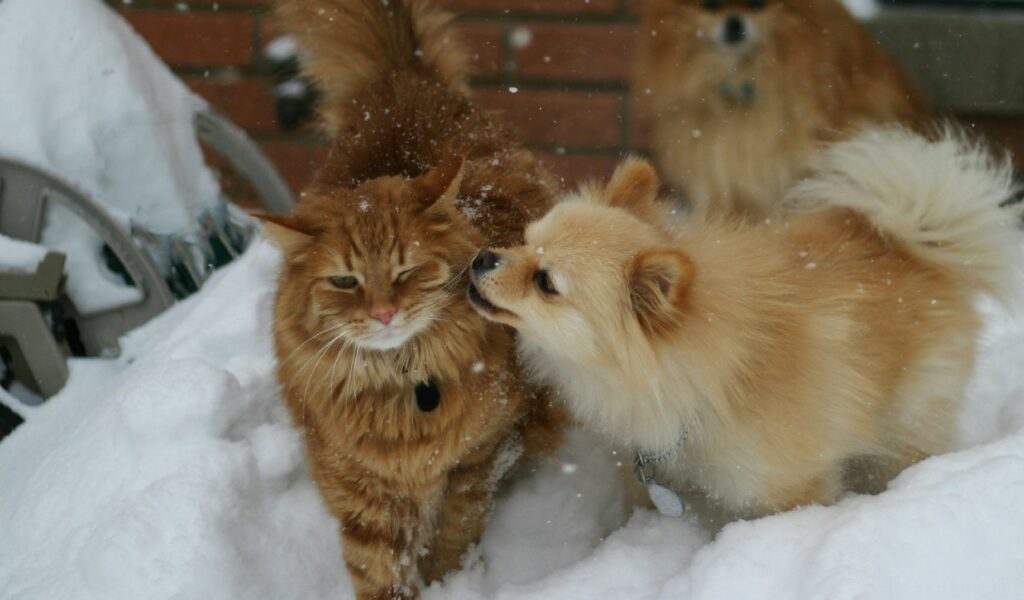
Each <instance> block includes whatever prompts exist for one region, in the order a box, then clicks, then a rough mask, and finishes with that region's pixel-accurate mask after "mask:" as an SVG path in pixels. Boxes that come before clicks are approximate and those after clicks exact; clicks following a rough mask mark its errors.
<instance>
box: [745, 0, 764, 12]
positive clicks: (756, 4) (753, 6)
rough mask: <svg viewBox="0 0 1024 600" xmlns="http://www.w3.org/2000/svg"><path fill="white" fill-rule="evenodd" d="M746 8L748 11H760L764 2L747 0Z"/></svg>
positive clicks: (762, 0)
mask: <svg viewBox="0 0 1024 600" xmlns="http://www.w3.org/2000/svg"><path fill="white" fill-rule="evenodd" d="M747 8H749V9H750V10H761V9H762V8H764V0H747Z"/></svg>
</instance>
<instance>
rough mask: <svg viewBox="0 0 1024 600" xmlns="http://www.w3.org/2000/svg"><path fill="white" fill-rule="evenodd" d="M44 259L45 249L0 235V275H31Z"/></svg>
mask: <svg viewBox="0 0 1024 600" xmlns="http://www.w3.org/2000/svg"><path fill="white" fill-rule="evenodd" d="M45 257H46V248H44V247H42V246H40V245H38V244H30V243H28V242H23V241H21V240H16V239H13V238H9V237H7V236H5V235H2V234H0V273H32V272H34V271H35V270H36V267H37V266H39V262H40V261H42V260H43V259H44V258H45Z"/></svg>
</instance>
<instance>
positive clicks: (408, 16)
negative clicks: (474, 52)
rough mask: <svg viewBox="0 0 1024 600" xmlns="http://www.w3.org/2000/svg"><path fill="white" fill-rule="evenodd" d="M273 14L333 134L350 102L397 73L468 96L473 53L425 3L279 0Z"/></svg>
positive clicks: (415, 0) (404, 0) (445, 17)
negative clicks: (295, 49)
mask: <svg viewBox="0 0 1024 600" xmlns="http://www.w3.org/2000/svg"><path fill="white" fill-rule="evenodd" d="M276 10H277V15H278V16H279V17H280V19H281V20H282V22H283V24H284V27H285V29H286V30H288V31H289V32H290V33H291V34H292V35H294V36H295V37H296V38H297V39H298V41H299V45H300V46H301V47H302V49H303V53H304V55H303V58H304V70H305V71H306V73H307V74H308V75H309V76H310V77H311V78H312V79H313V80H314V81H315V82H316V83H317V85H318V86H319V88H320V91H321V92H322V94H323V97H322V100H321V103H322V105H321V113H322V118H323V119H324V121H325V125H326V126H327V128H328V131H330V132H331V133H334V132H337V131H338V130H339V126H340V125H341V124H342V121H343V119H344V115H345V114H346V111H345V110H344V108H343V106H344V103H345V102H349V101H350V99H351V98H352V97H353V96H354V95H356V94H358V93H359V92H360V91H361V89H363V88H365V87H366V86H370V85H373V84H374V83H375V82H376V81H378V80H380V79H383V78H385V77H392V76H394V74H395V73H396V72H400V71H406V70H410V71H415V72H416V73H418V74H421V75H422V76H424V77H427V78H432V79H436V80H438V81H439V82H440V83H441V84H442V85H446V86H448V87H449V88H451V89H453V90H456V91H458V92H460V93H468V85H467V83H466V80H467V75H468V70H469V69H468V63H469V60H468V54H466V53H465V52H464V51H463V50H462V48H461V47H460V46H459V45H458V44H457V42H456V40H455V36H453V35H452V32H451V28H450V27H449V23H450V21H451V17H450V16H449V15H448V14H447V13H445V12H443V11H440V10H437V9H435V8H433V7H431V6H429V5H428V4H427V3H426V2H424V1H423V0H277V3H276Z"/></svg>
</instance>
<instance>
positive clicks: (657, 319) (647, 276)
mask: <svg viewBox="0 0 1024 600" xmlns="http://www.w3.org/2000/svg"><path fill="white" fill-rule="evenodd" d="M627 275H628V278H629V297H630V302H631V303H632V305H633V311H634V312H635V313H636V316H637V318H638V319H639V320H640V324H641V325H642V326H643V327H644V329H646V330H647V331H649V332H658V331H668V330H669V329H671V327H672V325H674V324H676V323H678V315H679V310H680V308H682V306H683V304H684V302H685V301H686V297H687V294H688V292H689V290H690V284H691V283H692V282H693V276H694V267H693V262H691V261H690V258H689V257H688V256H686V255H685V254H683V253H682V252H680V251H678V250H649V251H647V252H643V253H641V254H639V255H637V257H636V258H634V259H633V262H632V263H630V265H629V272H628V273H627Z"/></svg>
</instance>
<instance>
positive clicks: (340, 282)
mask: <svg viewBox="0 0 1024 600" xmlns="http://www.w3.org/2000/svg"><path fill="white" fill-rule="evenodd" d="M331 285H333V286H334V287H336V288H338V289H339V290H352V289H355V288H356V286H358V285H359V280H358V279H356V278H355V277H353V276H352V275H345V276H343V277H331Z"/></svg>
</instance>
